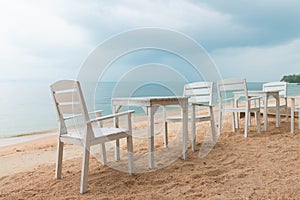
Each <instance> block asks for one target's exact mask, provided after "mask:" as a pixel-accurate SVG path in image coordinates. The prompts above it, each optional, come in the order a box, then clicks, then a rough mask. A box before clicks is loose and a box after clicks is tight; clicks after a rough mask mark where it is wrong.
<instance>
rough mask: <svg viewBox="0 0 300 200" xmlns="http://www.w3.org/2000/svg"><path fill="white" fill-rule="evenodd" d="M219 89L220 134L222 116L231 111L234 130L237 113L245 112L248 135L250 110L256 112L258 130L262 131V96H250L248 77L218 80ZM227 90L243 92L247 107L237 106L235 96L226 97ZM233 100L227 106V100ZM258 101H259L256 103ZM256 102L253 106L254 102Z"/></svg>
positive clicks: (234, 129)
mask: <svg viewBox="0 0 300 200" xmlns="http://www.w3.org/2000/svg"><path fill="white" fill-rule="evenodd" d="M217 91H218V98H219V116H218V134H219V135H220V133H221V129H222V116H223V113H224V114H225V113H227V112H230V113H232V131H233V132H235V131H236V126H235V115H237V114H238V113H241V112H244V113H245V127H244V137H245V138H246V137H248V125H249V121H250V120H249V118H250V116H251V115H250V112H253V113H255V118H256V124H257V131H258V133H261V127H260V97H252V98H249V97H248V89H247V84H246V79H244V78H231V79H224V80H219V81H217ZM226 92H243V96H244V97H245V101H244V102H245V107H237V106H236V103H235V102H234V99H233V98H224V93H226ZM226 101H227V102H228V101H229V102H231V105H230V107H228V106H229V105H227V106H225V105H224V103H225V102H226ZM252 102H253V103H252ZM255 102H258V103H255ZM254 103H255V104H256V105H255V106H254V107H252V106H253V105H252V104H254Z"/></svg>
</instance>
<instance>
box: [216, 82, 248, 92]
mask: <svg viewBox="0 0 300 200" xmlns="http://www.w3.org/2000/svg"><path fill="white" fill-rule="evenodd" d="M244 89H245V85H244V84H243V83H239V84H228V85H220V91H235V90H244Z"/></svg>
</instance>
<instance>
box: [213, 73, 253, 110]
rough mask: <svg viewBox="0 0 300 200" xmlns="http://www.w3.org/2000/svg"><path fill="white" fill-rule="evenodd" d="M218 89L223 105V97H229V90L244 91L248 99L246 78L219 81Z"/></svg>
mask: <svg viewBox="0 0 300 200" xmlns="http://www.w3.org/2000/svg"><path fill="white" fill-rule="evenodd" d="M217 91H218V98H219V104H220V106H222V103H223V101H222V100H223V99H225V98H228V97H227V96H225V95H229V94H228V92H230V93H233V92H242V93H243V94H242V96H244V97H245V99H246V102H247V101H248V89H247V84H246V79H244V78H230V79H224V80H219V81H217Z"/></svg>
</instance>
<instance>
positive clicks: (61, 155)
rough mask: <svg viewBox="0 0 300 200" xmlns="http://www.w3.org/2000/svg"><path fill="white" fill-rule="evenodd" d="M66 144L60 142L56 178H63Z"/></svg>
mask: <svg viewBox="0 0 300 200" xmlns="http://www.w3.org/2000/svg"><path fill="white" fill-rule="evenodd" d="M63 149H64V143H63V142H61V141H60V140H58V144H57V157H56V172H55V178H56V179H60V178H61V171H62V159H63Z"/></svg>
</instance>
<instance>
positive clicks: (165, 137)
mask: <svg viewBox="0 0 300 200" xmlns="http://www.w3.org/2000/svg"><path fill="white" fill-rule="evenodd" d="M163 118H164V125H165V127H164V128H165V135H164V144H165V147H168V121H167V110H166V108H165V107H163Z"/></svg>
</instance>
